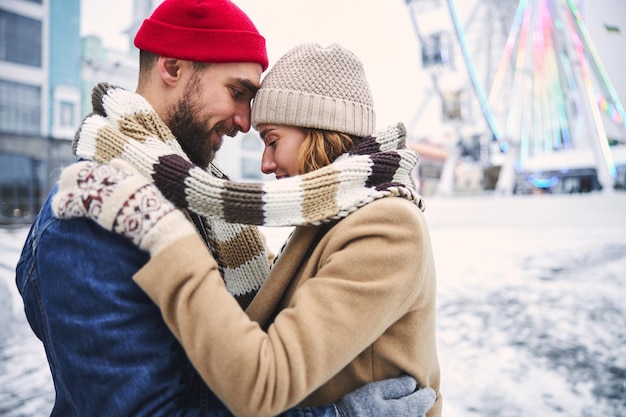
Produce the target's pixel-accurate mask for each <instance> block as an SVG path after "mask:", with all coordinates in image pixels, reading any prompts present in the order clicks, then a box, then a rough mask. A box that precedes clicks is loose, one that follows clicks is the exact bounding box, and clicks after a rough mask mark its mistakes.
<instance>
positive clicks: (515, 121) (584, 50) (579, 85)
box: [406, 0, 626, 193]
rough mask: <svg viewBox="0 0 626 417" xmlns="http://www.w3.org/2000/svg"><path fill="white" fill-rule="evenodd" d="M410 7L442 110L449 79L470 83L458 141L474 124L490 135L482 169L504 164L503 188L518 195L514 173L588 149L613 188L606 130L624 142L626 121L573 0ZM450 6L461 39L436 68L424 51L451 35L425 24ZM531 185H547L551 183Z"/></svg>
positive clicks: (414, 0) (468, 0) (416, 3)
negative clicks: (615, 128) (550, 158)
mask: <svg viewBox="0 0 626 417" xmlns="http://www.w3.org/2000/svg"><path fill="white" fill-rule="evenodd" d="M457 3H458V5H457ZM406 5H407V7H408V9H409V11H410V14H411V18H412V22H413V24H414V29H415V33H416V35H417V38H418V40H419V42H420V44H421V46H422V57H423V63H424V64H425V65H424V68H425V69H427V70H429V71H430V73H431V79H432V82H433V90H434V91H436V92H437V94H438V96H439V99H440V100H441V102H442V103H443V104H444V105H443V106H442V107H444V109H445V101H446V99H447V97H449V96H450V91H447V90H446V88H448V84H447V83H445V82H442V77H443V76H445V74H446V73H454V74H456V75H457V76H460V75H463V76H465V83H464V88H463V91H464V94H465V97H466V102H465V103H463V102H462V100H460V101H461V102H459V103H457V104H458V106H459V107H461V108H465V111H464V112H460V114H458V116H459V117H458V118H457V119H456V120H452V123H453V124H454V125H455V131H456V132H457V133H458V135H459V137H460V138H462V137H464V136H465V137H467V127H468V126H471V129H470V132H471V131H474V132H482V133H479V134H480V136H481V149H482V150H483V152H481V163H482V164H483V165H485V166H487V165H498V166H500V170H499V177H498V181H497V185H496V187H495V188H496V190H497V191H499V192H501V193H511V192H512V191H513V187H514V186H515V178H516V175H517V174H518V173H520V172H523V171H524V169H525V168H527V167H528V166H531V165H532V164H529V162H531V161H532V160H533V158H537V157H540V156H545V155H551V154H554V155H556V154H559V153H561V154H562V155H567V151H568V150H572V149H582V148H589V149H591V150H592V152H593V155H594V157H595V165H596V171H597V177H598V180H599V182H600V184H601V186H602V188H603V189H605V190H612V189H613V186H614V183H615V178H616V174H617V171H616V166H615V162H614V160H613V157H612V153H611V149H610V148H609V137H608V135H607V131H606V129H605V125H606V124H607V123H612V124H614V125H615V126H618V132H619V133H618V136H620V137H619V138H617V139H618V141H623V138H624V137H626V134H625V133H626V130H625V129H626V115H625V114H624V109H623V107H622V105H621V103H620V101H619V98H618V97H617V94H616V92H615V90H614V88H613V86H612V85H611V82H610V80H609V78H608V77H607V75H606V72H605V70H604V68H603V66H602V63H601V61H600V59H599V57H598V54H597V52H596V50H595V47H594V45H593V43H592V40H591V38H590V36H589V34H588V31H587V28H586V27H585V24H584V21H583V19H582V15H581V13H580V11H579V9H578V7H577V5H576V3H575V2H574V1H573V0H519V1H514V0H464V1H462V2H455V1H453V0H448V1H447V2H446V4H445V5H444V4H442V2H440V1H436V0H406ZM445 6H447V7H445ZM444 8H445V9H447V10H446V11H447V12H448V15H447V16H445V17H446V18H447V19H448V20H447V24H448V25H447V27H448V30H449V32H448V34H449V33H452V34H453V36H448V37H449V38H450V39H452V40H453V42H449V45H450V46H451V48H450V47H448V50H446V51H445V52H444V53H440V54H439V55H437V54H435V56H436V57H437V58H440V57H441V56H448V57H450V58H449V59H448V60H447V61H444V60H443V59H439V61H438V62H437V63H436V65H431V64H430V63H429V62H428V61H427V60H425V59H424V51H430V50H432V49H433V45H432V44H433V37H435V39H437V37H439V38H441V34H442V33H443V34H445V30H444V31H435V32H434V33H433V32H430V33H428V32H427V33H425V30H424V27H425V26H426V25H425V22H429V21H431V20H432V17H433V14H434V13H436V12H437V11H438V12H441V11H442V10H443V9H444ZM439 18H441V14H440V16H439ZM435 43H436V42H435ZM437 45H439V46H441V45H444V44H443V43H442V42H439V43H438V44H437ZM444 46H446V45H444ZM440 49H441V48H440ZM435 61H437V60H436V59H435ZM458 95H459V96H462V94H458ZM430 99H431V98H429V97H426V99H425V100H430ZM422 107H423V104H422ZM421 111H422V110H419V111H418V113H416V120H417V119H418V118H419V114H420V112H421ZM443 119H444V120H443V121H444V122H446V120H445V117H444V118H443ZM474 134H476V133H474ZM494 145H495V146H494ZM457 154H458V152H457ZM449 163H450V164H455V163H456V160H455V158H454V157H453V158H451V160H450V161H449ZM450 171H451V169H448V170H447V172H450ZM445 172H446V169H444V173H445ZM529 180H531V181H537V182H536V183H535V185H537V186H539V187H541V186H544V185H545V184H542V183H541V182H540V181H545V180H546V179H542V178H534V179H529ZM441 182H442V185H441V188H442V189H443V190H446V189H450V178H447V177H445V176H444V175H443V174H442V178H441Z"/></svg>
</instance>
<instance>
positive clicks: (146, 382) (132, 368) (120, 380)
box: [16, 190, 336, 417]
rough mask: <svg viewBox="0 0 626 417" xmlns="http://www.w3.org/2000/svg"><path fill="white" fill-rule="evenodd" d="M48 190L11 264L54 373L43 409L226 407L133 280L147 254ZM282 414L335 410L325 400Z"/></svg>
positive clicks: (215, 414) (74, 412)
mask: <svg viewBox="0 0 626 417" xmlns="http://www.w3.org/2000/svg"><path fill="white" fill-rule="evenodd" d="M55 191H56V190H53V191H52V192H51V194H50V196H48V200H47V201H46V202H45V204H44V206H43V207H42V209H41V212H40V214H39V215H38V217H37V218H36V220H35V221H34V223H33V225H32V227H31V230H30V232H29V235H28V237H27V239H26V242H25V244H24V248H23V251H22V254H21V257H20V260H19V261H18V264H17V269H16V283H17V287H18V290H19V292H20V294H21V296H22V298H23V300H24V309H25V312H26V316H27V318H28V322H29V324H30V326H31V328H32V330H33V331H34V333H35V334H36V335H37V337H38V338H39V339H41V341H42V342H43V345H44V348H45V351H46V356H47V358H48V363H49V365H50V370H51V373H52V378H53V380H54V386H55V390H56V399H55V403H54V408H53V410H52V413H51V416H77V417H82V416H96V415H97V416H100V417H106V416H115V417H122V416H133V417H140V416H203V417H222V416H230V415H231V414H230V413H229V412H228V410H227V409H226V408H225V406H224V405H223V404H222V403H221V402H220V401H219V400H218V399H217V397H216V396H215V395H214V394H213V393H212V392H211V391H210V390H209V389H208V388H207V387H206V385H205V384H204V382H203V381H202V380H201V378H200V377H199V375H198V374H197V373H196V371H195V370H194V369H193V367H192V366H191V364H190V362H189V360H188V358H187V356H186V355H185V352H184V350H183V349H182V347H181V345H180V344H179V343H178V341H177V340H176V339H175V338H174V336H173V335H172V333H171V332H170V331H169V329H168V328H167V326H166V324H165V322H164V321H163V319H162V316H161V312H160V311H159V309H158V308H157V307H156V305H155V304H153V303H152V301H151V300H150V299H149V298H148V297H147V296H146V295H145V294H144V292H143V291H142V290H141V289H140V288H139V287H138V286H137V285H136V284H135V283H134V282H133V280H132V276H133V275H134V274H135V273H136V272H137V271H138V270H139V269H140V268H141V267H142V266H143V265H144V264H145V263H146V262H147V261H148V259H149V255H148V254H147V253H146V252H143V251H141V250H139V249H137V248H136V247H135V246H134V245H133V244H132V243H131V242H130V241H129V240H127V239H126V238H124V237H121V236H118V235H115V234H113V233H111V232H109V231H106V230H104V229H102V228H101V227H100V226H98V225H97V224H96V223H94V222H92V221H91V220H87V219H72V220H60V219H57V218H55V217H54V214H53V212H52V209H51V199H52V196H53V195H54V192H55ZM283 415H284V416H291V417H295V416H310V417H313V416H318V417H334V416H335V415H336V412H335V408H334V407H333V406H332V405H329V406H326V407H319V408H309V409H293V410H290V411H288V412H286V413H284V414H283Z"/></svg>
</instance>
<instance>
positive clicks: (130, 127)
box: [73, 83, 424, 308]
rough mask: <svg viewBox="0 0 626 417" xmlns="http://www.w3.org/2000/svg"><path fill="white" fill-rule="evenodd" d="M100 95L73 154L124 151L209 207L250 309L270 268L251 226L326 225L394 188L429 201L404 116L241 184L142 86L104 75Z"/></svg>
mask: <svg viewBox="0 0 626 417" xmlns="http://www.w3.org/2000/svg"><path fill="white" fill-rule="evenodd" d="M92 103H93V113H92V114H91V115H89V116H87V117H86V118H85V120H84V121H83V124H82V125H81V127H80V129H79V130H78V132H77V133H76V137H75V139H74V144H73V149H74V153H75V154H76V155H77V156H79V157H82V158H85V159H90V160H95V161H97V162H101V163H106V162H108V161H110V160H111V159H113V158H119V157H121V158H123V159H125V160H126V161H128V162H129V163H131V164H132V165H133V166H134V167H135V168H137V169H138V170H139V171H140V172H141V173H142V174H143V175H146V176H147V177H149V178H152V180H153V181H154V183H155V185H156V186H157V187H158V188H159V189H160V190H161V191H162V192H163V194H164V195H165V196H166V197H167V198H168V199H169V200H171V201H172V202H173V203H174V204H176V205H177V206H178V207H180V208H183V209H188V210H190V211H191V212H194V213H197V214H199V215H200V216H202V219H203V222H204V225H205V226H206V229H207V230H208V240H209V241H208V242H207V243H208V245H209V247H210V249H211V250H212V252H213V255H214V256H215V259H216V260H217V262H218V264H219V265H220V268H221V272H222V276H223V277H224V281H225V282H226V286H227V288H228V289H229V291H230V292H231V293H232V294H233V295H234V296H235V297H236V298H237V299H238V300H239V302H240V304H241V305H242V306H243V307H244V308H245V306H247V305H248V303H249V302H250V301H251V300H252V298H253V297H254V295H255V294H256V291H257V290H258V288H259V287H260V285H261V284H262V282H263V281H264V279H265V277H266V276H267V274H268V272H269V266H268V263H267V254H266V252H265V250H264V246H263V244H262V241H261V239H260V235H259V232H258V230H257V229H256V227H254V226H251V225H265V226H298V225H318V224H322V223H325V222H330V221H334V220H337V219H341V218H344V217H346V216H347V215H349V214H350V213H352V212H353V211H355V210H357V209H358V208H359V207H362V206H364V205H366V204H368V203H370V202H372V201H374V200H376V199H379V198H383V197H388V196H398V197H402V198H406V199H408V200H410V201H412V202H414V203H415V204H416V205H417V206H418V207H420V209H422V210H423V209H424V207H423V204H422V200H421V198H420V196H419V195H418V193H417V192H416V189H415V185H414V183H413V179H412V177H411V171H412V170H413V168H414V167H415V166H416V164H417V155H416V154H415V152H413V151H412V150H410V149H408V148H407V147H406V143H405V138H406V130H405V128H404V126H403V125H402V124H398V125H396V126H393V127H390V128H389V129H387V130H386V131H384V132H381V133H379V134H376V135H375V136H373V137H368V138H365V139H364V140H362V141H360V142H359V143H358V144H357V145H356V146H355V147H354V148H353V150H352V151H351V152H350V154H344V155H342V156H340V157H339V158H338V159H337V160H335V162H333V163H332V164H330V165H328V166H326V167H323V168H321V169H318V170H315V171H313V172H310V173H307V174H303V175H299V176H295V177H291V178H287V179H282V180H280V181H271V182H266V183H251V182H250V183H238V182H233V181H229V180H228V179H227V177H226V176H225V175H224V174H223V173H222V171H221V170H220V169H219V168H218V167H217V166H216V165H215V164H211V165H210V166H209V167H208V168H207V169H202V168H199V167H197V166H195V165H193V164H192V163H191V162H190V161H189V159H188V158H187V156H186V155H185V153H184V152H183V150H182V148H181V147H180V145H179V143H178V141H177V140H176V138H175V137H174V136H173V134H172V132H171V131H170V130H169V128H168V127H167V126H166V125H165V124H164V122H163V121H162V120H161V119H160V118H159V116H158V115H157V114H156V112H155V111H154V109H152V107H151V106H150V104H149V103H148V102H147V101H146V100H145V99H144V98H143V97H141V96H140V95H138V94H135V93H132V92H129V91H126V90H124V89H122V88H119V87H115V86H111V85H108V84H104V83H102V84H98V85H97V86H96V87H95V88H94V91H93V95H92Z"/></svg>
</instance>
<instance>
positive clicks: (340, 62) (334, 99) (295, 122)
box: [252, 44, 375, 136]
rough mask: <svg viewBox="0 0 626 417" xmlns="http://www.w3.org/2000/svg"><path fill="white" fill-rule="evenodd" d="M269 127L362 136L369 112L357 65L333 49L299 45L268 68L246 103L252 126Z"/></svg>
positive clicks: (367, 131)
mask: <svg viewBox="0 0 626 417" xmlns="http://www.w3.org/2000/svg"><path fill="white" fill-rule="evenodd" d="M264 123H275V124H282V125H290V126H301V127H310V128H317V129H325V130H332V131H335V132H341V133H348V134H351V135H356V136H368V135H371V134H372V133H373V132H374V129H375V113H374V105H373V102H372V94H371V92H370V87H369V84H368V82H367V79H366V78H365V71H364V69H363V64H362V63H361V61H360V60H359V58H357V56H356V55H354V54H353V53H352V52H350V51H348V50H347V49H345V48H343V47H341V46H340V45H337V44H332V45H330V46H328V47H326V48H323V47H321V46H320V45H318V44H303V45H300V46H297V47H295V48H293V49H291V50H290V51H289V52H287V53H286V54H285V55H283V56H282V57H281V58H280V59H279V60H278V61H277V62H276V64H274V66H272V68H271V69H270V71H269V72H268V73H267V75H266V76H265V78H264V79H263V82H262V83H261V88H260V89H259V91H258V92H257V94H256V97H255V98H254V102H253V104H252V125H253V126H255V127H256V126H257V125H259V124H264Z"/></svg>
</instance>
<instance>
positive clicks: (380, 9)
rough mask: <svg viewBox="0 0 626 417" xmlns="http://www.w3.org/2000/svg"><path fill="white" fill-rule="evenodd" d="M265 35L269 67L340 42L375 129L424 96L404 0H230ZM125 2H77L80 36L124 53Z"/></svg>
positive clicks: (405, 116) (404, 117) (404, 116)
mask: <svg viewBox="0 0 626 417" xmlns="http://www.w3.org/2000/svg"><path fill="white" fill-rule="evenodd" d="M235 3H236V4H237V5H239V6H240V7H241V8H242V9H243V10H244V11H245V12H246V13H248V15H249V16H250V17H251V18H252V20H253V21H254V22H255V24H256V26H257V28H258V29H259V31H260V32H261V33H262V34H263V35H264V36H265V38H266V41H267V46H268V53H269V57H270V65H271V64H272V63H274V62H276V60H277V59H278V58H279V57H280V56H281V55H282V54H283V53H285V52H286V51H287V50H288V49H290V48H291V47H293V46H295V45H297V44H298V43H302V42H317V43H320V44H322V45H325V44H330V43H333V42H336V43H339V44H341V45H343V46H344V47H346V48H348V49H351V50H352V51H353V52H354V53H356V54H357V55H358V56H359V57H360V58H361V59H362V60H363V63H364V65H365V71H366V74H367V76H368V79H369V81H370V84H371V87H372V94H373V96H374V105H375V107H376V112H377V127H378V128H383V127H385V126H387V125H389V124H392V123H396V122H399V121H402V122H405V123H406V124H409V122H410V119H411V118H412V117H413V115H414V114H415V113H416V111H417V109H418V107H419V105H420V100H421V99H420V98H419V97H422V96H423V94H424V83H425V82H427V80H428V79H426V78H424V75H423V73H422V72H421V69H420V60H419V46H418V42H417V38H416V36H415V34H414V31H413V27H412V23H411V18H410V15H409V10H408V8H407V7H406V5H405V0H369V1H363V0H316V1H310V0H263V1H259V0H235ZM131 11H132V1H130V0H108V1H106V2H104V1H102V0H82V26H81V34H82V35H83V36H84V35H87V34H95V35H98V36H100V37H101V38H103V40H104V43H105V45H106V46H108V47H112V48H117V49H125V48H126V45H127V40H126V38H125V36H124V35H123V32H124V30H126V29H127V28H128V26H129V24H130V15H131Z"/></svg>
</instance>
